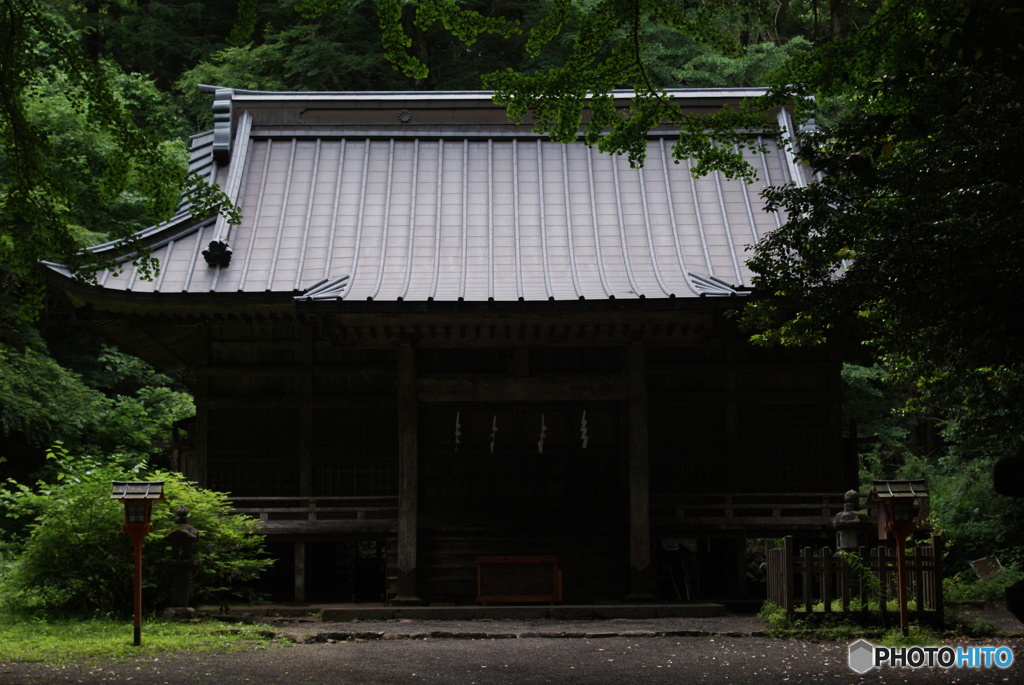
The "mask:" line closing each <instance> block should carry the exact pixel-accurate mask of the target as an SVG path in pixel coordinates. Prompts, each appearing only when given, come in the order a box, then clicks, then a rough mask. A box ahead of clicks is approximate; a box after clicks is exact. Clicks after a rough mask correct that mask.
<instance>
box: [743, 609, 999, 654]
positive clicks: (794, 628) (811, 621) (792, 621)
mask: <svg viewBox="0 0 1024 685" xmlns="http://www.w3.org/2000/svg"><path fill="white" fill-rule="evenodd" d="M818 609H819V610H818V611H817V612H812V613H810V614H806V613H802V612H797V613H795V614H793V615H792V616H787V615H786V612H785V611H784V610H783V609H782V608H780V607H777V606H775V605H774V604H772V603H771V602H765V604H764V605H763V606H762V607H761V611H760V612H759V614H758V616H759V617H760V619H761V622H762V623H763V624H764V625H765V628H766V629H767V630H766V632H767V633H768V635H769V636H770V637H774V638H779V639H799V640H823V641H830V642H852V641H854V640H857V639H860V638H866V639H868V640H870V641H871V642H872V643H874V644H876V645H885V646H887V647H908V646H913V645H934V644H938V643H939V642H941V641H943V640H950V639H956V638H977V637H991V636H992V635H994V626H992V625H991V624H985V623H984V622H982V621H977V620H974V621H968V620H966V619H964V618H962V617H960V618H957V619H953V620H951V619H950V617H949V615H948V614H947V620H946V622H945V624H944V625H943V626H941V627H938V626H931V625H927V624H925V625H921V624H918V623H911V624H910V625H909V626H908V629H907V635H904V634H903V631H901V630H900V629H899V625H898V624H899V618H898V614H897V615H895V616H894V615H893V612H890V616H889V622H888V624H883V623H882V620H881V616H880V615H879V614H877V613H875V614H871V615H868V616H857V615H843V614H841V613H836V612H823V611H820V606H819V607H818ZM894 623H895V625H894Z"/></svg>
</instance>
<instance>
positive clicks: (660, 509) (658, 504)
mask: <svg viewBox="0 0 1024 685" xmlns="http://www.w3.org/2000/svg"><path fill="white" fill-rule="evenodd" d="M842 510H843V495H842V494H841V493H831V492H825V493H822V492H799V493H775V492H773V493H730V494H703V495H652V496H651V521H652V523H653V524H654V525H666V526H673V527H679V526H682V527H685V528H687V529H695V530H746V531H752V532H753V531H758V530H807V529H811V530H819V531H820V530H823V529H826V528H827V527H828V526H829V524H830V523H831V521H832V517H833V516H835V515H836V514H837V513H839V512H840V511H842Z"/></svg>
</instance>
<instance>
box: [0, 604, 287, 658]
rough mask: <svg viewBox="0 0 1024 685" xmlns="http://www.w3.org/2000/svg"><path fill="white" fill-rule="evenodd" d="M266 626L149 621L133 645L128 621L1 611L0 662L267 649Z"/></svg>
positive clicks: (212, 621) (268, 639) (268, 635)
mask: <svg viewBox="0 0 1024 685" xmlns="http://www.w3.org/2000/svg"><path fill="white" fill-rule="evenodd" d="M272 634H273V633H272V632H271V630H270V628H269V627H268V626H264V625H246V624H238V623H233V624H230V625H228V624H225V623H222V622H220V621H214V620H200V621H195V622H180V621H163V620H159V619H157V620H149V621H144V622H143V624H142V645H141V646H139V647H136V646H134V645H133V644H132V641H133V635H134V632H133V628H132V624H131V622H130V621H114V620H111V619H105V618H95V619H87V620H73V619H72V620H52V621H47V620H41V619H16V618H13V617H9V616H2V615H0V662H10V661H28V662H38V663H43V664H46V665H47V666H62V665H66V664H70V663H73V662H77V661H85V662H98V661H106V660H113V661H127V660H129V659H133V658H136V657H147V656H148V657H152V656H155V655H159V654H167V653H175V652H190V653H195V652H221V653H223V652H232V651H240V650H243V649H253V648H260V647H266V646H267V645H268V644H269V642H270V637H271V636H272Z"/></svg>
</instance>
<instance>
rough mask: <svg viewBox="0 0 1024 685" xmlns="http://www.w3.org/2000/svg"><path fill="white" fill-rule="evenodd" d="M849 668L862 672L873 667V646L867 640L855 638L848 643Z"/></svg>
mask: <svg viewBox="0 0 1024 685" xmlns="http://www.w3.org/2000/svg"><path fill="white" fill-rule="evenodd" d="M849 663H850V668H851V669H853V670H854V671H856V672H857V673H860V674H863V673H867V672H868V671H870V670H871V669H872V668H874V667H875V646H874V645H873V644H871V643H870V642H868V641H867V640H857V641H856V642H854V643H853V644H852V645H850V658H849Z"/></svg>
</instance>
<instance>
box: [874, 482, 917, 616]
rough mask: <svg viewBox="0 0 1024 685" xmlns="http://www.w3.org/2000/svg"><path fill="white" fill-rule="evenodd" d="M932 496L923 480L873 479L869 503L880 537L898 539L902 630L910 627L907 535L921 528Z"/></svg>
mask: <svg viewBox="0 0 1024 685" xmlns="http://www.w3.org/2000/svg"><path fill="white" fill-rule="evenodd" d="M927 497H928V488H927V486H926V485H925V482H924V481H923V480H875V481H872V487H871V494H870V495H869V496H868V503H869V504H874V505H875V506H876V509H877V512H878V528H879V537H880V538H882V539H889V538H893V539H895V542H896V582H897V585H898V589H899V600H900V630H902V631H903V634H904V635H906V634H907V633H908V632H909V630H910V612H909V611H908V609H907V589H908V588H907V566H906V564H907V537H908V536H909V535H910V534H912V533H913V532H914V531H916V530H917V528H918V518H919V516H920V514H921V505H922V501H923V500H925V499H926V498H927ZM880 561H881V560H880Z"/></svg>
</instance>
